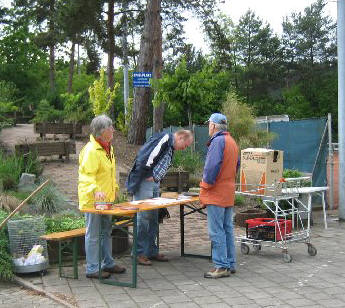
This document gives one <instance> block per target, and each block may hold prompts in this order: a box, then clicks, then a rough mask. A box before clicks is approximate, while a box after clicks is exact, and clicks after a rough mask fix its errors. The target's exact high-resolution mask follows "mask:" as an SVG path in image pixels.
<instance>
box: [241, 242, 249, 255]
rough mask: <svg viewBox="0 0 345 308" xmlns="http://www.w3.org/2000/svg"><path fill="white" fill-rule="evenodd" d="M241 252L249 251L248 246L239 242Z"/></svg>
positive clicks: (245, 253) (246, 252)
mask: <svg viewBox="0 0 345 308" xmlns="http://www.w3.org/2000/svg"><path fill="white" fill-rule="evenodd" d="M241 253H243V254H244V255H247V254H248V253H249V246H248V245H247V244H245V243H242V244H241Z"/></svg>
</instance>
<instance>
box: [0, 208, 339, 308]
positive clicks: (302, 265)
mask: <svg viewBox="0 0 345 308" xmlns="http://www.w3.org/2000/svg"><path fill="white" fill-rule="evenodd" d="M320 214H321V212H320V213H316V214H314V227H313V229H312V243H313V245H314V246H315V247H316V248H317V251H318V253H317V255H316V256H315V257H311V256H309V255H308V253H307V246H306V245H305V244H302V243H296V244H293V245H290V246H289V253H290V254H291V256H292V258H293V261H292V262H291V263H285V262H284V261H283V259H282V256H281V255H282V254H281V251H280V250H279V249H274V248H272V247H263V249H262V251H260V252H258V253H255V252H253V250H252V249H251V251H250V253H249V254H248V255H243V254H241V253H240V249H239V246H238V247H237V252H238V271H237V273H236V274H234V275H231V277H228V278H222V279H216V280H215V279H205V278H203V273H204V272H205V271H207V270H208V269H209V267H210V266H211V263H210V262H209V260H207V259H201V258H186V257H184V258H181V257H180V256H179V251H178V250H176V249H175V250H173V251H172V250H168V251H166V254H167V255H168V256H169V258H170V261H169V262H167V263H159V262H155V263H154V264H153V266H147V267H145V266H138V287H137V288H136V289H132V288H126V287H116V286H111V285H105V284H101V283H100V282H99V281H98V280H96V279H87V278H86V277H85V275H84V272H85V265H84V262H83V261H82V260H81V261H80V262H79V265H80V266H79V279H77V280H75V279H66V278H61V279H60V278H58V270H57V268H56V265H55V266H54V265H53V267H52V268H50V269H49V271H48V273H47V275H45V276H43V277H41V276H39V275H37V276H35V275H30V276H22V278H24V279H26V280H27V281H30V282H31V283H34V284H35V285H36V286H40V287H41V288H43V289H45V290H47V291H49V292H53V293H54V294H58V293H60V294H64V295H66V296H67V298H71V299H72V298H73V299H74V300H75V301H76V303H77V305H78V307H80V308H84V307H85V308H87V307H144V308H146V307H152V308H162V307H208V308H209V307H216V308H218V307H243V308H247V307H249V308H250V307H281V308H283V307H345V294H344V287H345V267H344V266H343V264H344V257H345V224H339V223H338V222H335V221H334V220H333V219H332V217H329V219H328V222H329V228H328V229H327V230H325V229H324V228H323V225H322V223H321V222H322V219H321V215H320ZM316 216H320V219H319V220H317V219H315V217H316ZM318 221H319V222H318ZM190 247H191V249H192V251H193V252H194V253H203V254H207V252H209V247H208V246H205V245H204V246H201V245H195V246H194V245H191V246H190ZM117 262H118V264H120V265H125V266H126V267H127V268H128V271H127V273H126V274H124V275H113V276H112V279H119V280H120V281H129V280H130V277H131V276H130V275H131V269H130V258H129V256H128V255H127V256H126V255H125V256H122V257H120V258H117ZM66 270H67V269H66ZM4 290H5V291H3V289H0V292H1V293H0V294H1V296H0V298H1V301H0V303H1V304H2V306H1V307H6V306H4V305H6V304H7V303H10V304H11V305H10V306H8V307H35V304H36V302H35V300H34V299H33V298H32V296H31V295H25V294H23V293H24V291H23V290H21V289H18V287H14V289H13V290H12V289H11V288H7V289H6V288H5V289H4ZM6 290H7V291H6ZM17 293H19V294H20V296H19V297H20V298H21V302H18V303H17V302H15V301H12V302H11V297H12V295H11V294H15V297H16V298H18V295H17ZM26 297H27V298H28V299H27V300H25V298H26ZM6 300H7V301H9V302H6ZM24 300H25V302H26V303H29V304H28V305H26V304H23V301H24ZM41 301H43V303H42V304H41ZM49 301H50V300H46V299H45V300H44V299H42V298H38V299H37V307H38V305H39V306H40V307H41V306H42V305H43V307H45V306H44V305H46V306H47V307H48V306H49V305H50V302H49ZM12 303H13V304H15V306H13V305H12ZM30 305H32V306H30Z"/></svg>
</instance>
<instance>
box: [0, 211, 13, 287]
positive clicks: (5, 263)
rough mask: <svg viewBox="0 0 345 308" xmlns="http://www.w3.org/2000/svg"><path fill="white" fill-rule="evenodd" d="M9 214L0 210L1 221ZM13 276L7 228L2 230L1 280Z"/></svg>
mask: <svg viewBox="0 0 345 308" xmlns="http://www.w3.org/2000/svg"><path fill="white" fill-rule="evenodd" d="M7 216H8V213H6V212H5V211H2V210H0V223H1V222H2V221H3V220H4V219H5V218H6V217H7ZM12 278H13V268H12V258H11V255H10V251H9V240H8V232H7V228H6V227H4V228H2V229H1V230H0V280H11V279H12Z"/></svg>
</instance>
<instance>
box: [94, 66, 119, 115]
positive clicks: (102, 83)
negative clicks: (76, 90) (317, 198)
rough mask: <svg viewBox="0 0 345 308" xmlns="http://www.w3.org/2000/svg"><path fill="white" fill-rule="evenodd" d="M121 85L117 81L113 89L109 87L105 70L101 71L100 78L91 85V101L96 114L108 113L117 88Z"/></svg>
mask: <svg viewBox="0 0 345 308" xmlns="http://www.w3.org/2000/svg"><path fill="white" fill-rule="evenodd" d="M119 86H120V85H119V84H118V83H116V84H115V85H114V89H113V90H112V91H111V90H110V88H108V87H107V83H106V78H105V73H104V70H103V69H101V71H100V78H99V80H95V81H94V82H93V86H91V87H89V94H90V101H91V103H92V110H93V113H94V115H95V116H97V115H100V114H103V113H107V112H108V111H109V109H110V107H111V105H112V104H113V102H114V99H115V96H116V90H117V88H118V87H119Z"/></svg>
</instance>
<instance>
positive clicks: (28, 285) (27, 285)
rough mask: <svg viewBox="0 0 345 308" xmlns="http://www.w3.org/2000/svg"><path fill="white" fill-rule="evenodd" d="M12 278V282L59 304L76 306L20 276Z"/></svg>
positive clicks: (70, 307)
mask: <svg viewBox="0 0 345 308" xmlns="http://www.w3.org/2000/svg"><path fill="white" fill-rule="evenodd" d="M13 280H14V282H16V283H17V284H19V285H21V286H23V287H24V288H27V289H31V290H33V291H35V292H37V293H39V294H41V295H44V296H47V297H49V298H50V299H52V300H54V301H56V302H58V303H59V304H61V305H64V306H66V307H68V308H76V306H73V305H71V304H70V303H68V302H66V301H64V300H62V299H61V298H59V297H57V296H56V295H54V294H52V293H50V292H47V291H45V290H43V289H41V288H39V287H37V286H35V285H34V284H32V283H31V282H28V281H25V280H24V279H22V278H20V277H18V276H14V278H13Z"/></svg>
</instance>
